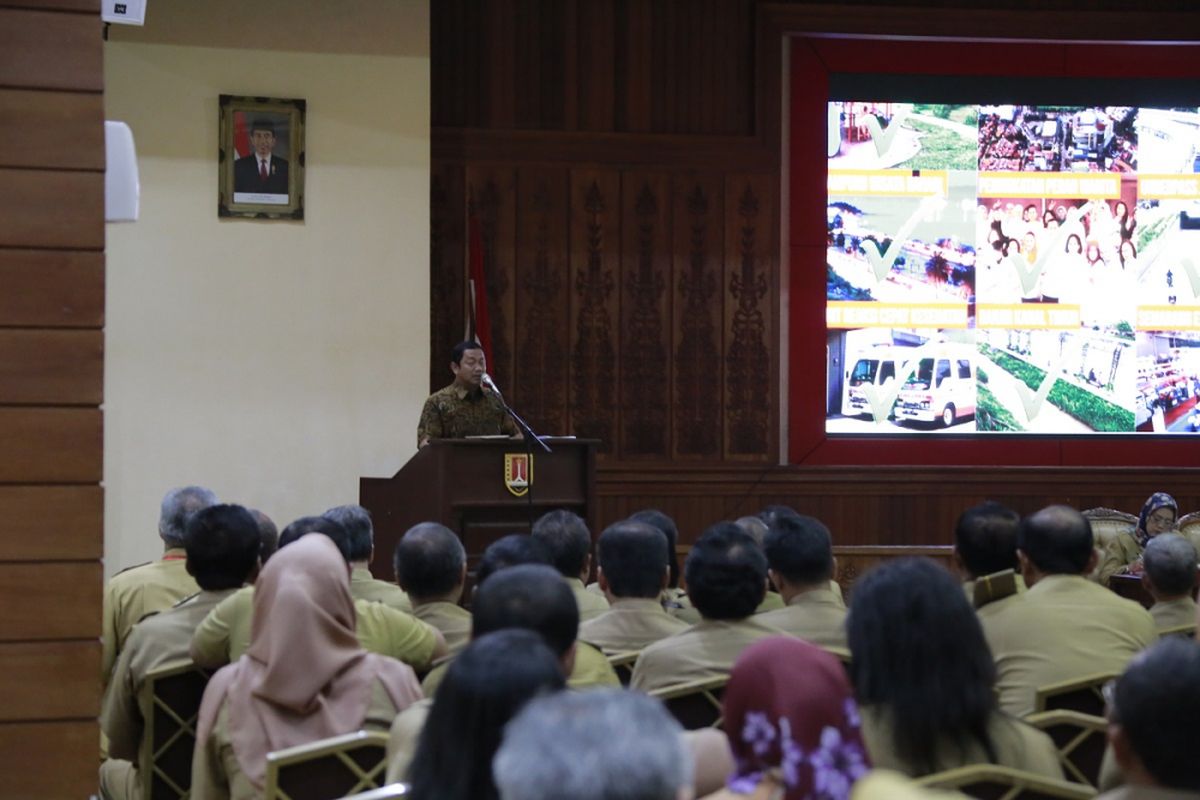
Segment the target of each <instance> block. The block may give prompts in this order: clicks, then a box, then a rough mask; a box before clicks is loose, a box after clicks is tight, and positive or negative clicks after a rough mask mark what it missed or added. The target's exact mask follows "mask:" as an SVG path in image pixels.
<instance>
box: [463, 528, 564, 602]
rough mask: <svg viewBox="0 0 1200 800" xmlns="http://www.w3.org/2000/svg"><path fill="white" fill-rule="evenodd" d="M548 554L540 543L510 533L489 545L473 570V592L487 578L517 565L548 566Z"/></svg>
mask: <svg viewBox="0 0 1200 800" xmlns="http://www.w3.org/2000/svg"><path fill="white" fill-rule="evenodd" d="M549 563H550V554H549V553H547V552H546V548H545V547H544V546H543V545H542V543H541V542H539V541H537V540H536V539H534V538H533V537H532V536H529V535H528V534H524V533H510V534H509V535H507V536H501V537H500V538H499V539H497V540H496V541H494V542H492V543H491V544H489V545H488V546H487V547H485V548H484V550H483V555H482V556H480V557H479V566H478V567H476V569H475V591H476V592H478V591H479V587H480V586H483V584H484V582H485V581H487V579H488V577H490V576H491V575H494V574H496V573H497V572H499V571H500V570H502V569H506V568H507V567H514V566H516V565H517V564H549Z"/></svg>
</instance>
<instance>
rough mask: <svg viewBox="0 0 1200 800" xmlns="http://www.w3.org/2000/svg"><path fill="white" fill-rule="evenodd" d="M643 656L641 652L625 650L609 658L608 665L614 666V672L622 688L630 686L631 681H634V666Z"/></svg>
mask: <svg viewBox="0 0 1200 800" xmlns="http://www.w3.org/2000/svg"><path fill="white" fill-rule="evenodd" d="M641 654H642V651H641V650H624V651H622V652H620V653H612V654H610V655H609V656H608V663H609V664H610V665H611V666H612V668H613V672H615V673H617V677H618V678H620V680H621V685H622V686H628V685H629V681H630V680H632V679H633V664H634V662H635V661H637V657H638V656H640V655H641Z"/></svg>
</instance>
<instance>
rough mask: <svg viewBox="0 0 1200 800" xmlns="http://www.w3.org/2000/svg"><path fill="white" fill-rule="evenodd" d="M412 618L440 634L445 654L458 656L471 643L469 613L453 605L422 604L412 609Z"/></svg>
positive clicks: (443, 603)
mask: <svg viewBox="0 0 1200 800" xmlns="http://www.w3.org/2000/svg"><path fill="white" fill-rule="evenodd" d="M413 616H414V617H416V618H417V619H419V620H421V621H422V622H424V623H425V624H426V625H432V626H433V627H435V628H437V629H438V630H439V631H441V632H442V637H443V638H444V639H445V640H446V654H447V655H451V656H454V655H458V653H459V651H460V650H462V649H463V648H464V647H466V646H467V642H469V641H471V612H470V611H467V610H466V609H465V608H463V607H462V606H459V605H455V604H454V603H446V602H437V603H422V604H421V605H419V606H417V607H416V608H414V609H413Z"/></svg>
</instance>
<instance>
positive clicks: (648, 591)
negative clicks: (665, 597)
mask: <svg viewBox="0 0 1200 800" xmlns="http://www.w3.org/2000/svg"><path fill="white" fill-rule="evenodd" d="M596 553H597V557H598V560H599V562H600V564H599V568H598V569H597V578H598V580H599V583H600V588H601V589H602V590H603V591H604V596H605V598H606V599H607V600H608V602H609V605H610V608H609V609H608V610H607V611H605V612H604V613H603V614H601V615H600V616H598V617H594V618H592V619H590V620H588V621H586V622H584V623H582V624H581V625H580V626H579V638H580V639H582V640H583V641H585V642H588V643H590V644H593V645H595V646H596V647H599V648H600V649H602V650H604V651H605V652H608V653H617V652H622V651H626V650H641V649H642V648H643V647H645V646H646V645H648V644H650V643H651V642H657V641H658V640H659V639H662V638H663V637H666V636H670V635H671V634H673V633H679V632H680V631H682V630H684V629H686V628H687V623H686V622H683V621H682V620H679V619H676V618H675V617H673V616H671V615H670V614H668V613H667V611H666V609H664V608H663V607H662V603H660V602H659V598H660V597H661V595H662V592H663V590H664V589H665V588H666V585H667V581H668V580H669V578H670V567H669V566H668V564H667V561H668V559H667V537H666V536H664V535H663V534H662V532H661V531H659V530H658V529H657V528H654V527H652V526H650V525H647V524H645V523H643V522H631V521H629V520H625V521H623V522H618V523H616V524H615V525H610V526H608V527H607V528H606V529H605V530H604V532H603V533H601V534H600V539H599V541H598V542H597V543H596Z"/></svg>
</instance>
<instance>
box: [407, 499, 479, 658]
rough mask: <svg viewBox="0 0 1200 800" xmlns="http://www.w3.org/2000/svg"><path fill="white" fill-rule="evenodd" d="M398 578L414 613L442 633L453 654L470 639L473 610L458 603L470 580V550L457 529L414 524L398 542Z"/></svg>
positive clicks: (429, 524)
mask: <svg viewBox="0 0 1200 800" xmlns="http://www.w3.org/2000/svg"><path fill="white" fill-rule="evenodd" d="M395 569H396V581H397V583H399V584H400V588H401V589H403V590H404V591H405V592H407V593H408V597H409V599H410V600H411V601H412V605H413V616H415V617H416V618H417V619H419V620H421V621H422V622H425V623H427V624H429V625H432V626H433V627H435V628H437V629H438V630H439V631H441V632H442V636H444V637H445V638H446V649H447V651H448V652H449V654H450V655H455V654H457V653H458V652H459V651H460V650H462V649H463V648H464V647H466V646H467V642H468V641H469V640H470V638H471V612H470V611H467V610H466V609H465V608H463V607H462V606H460V605H459V601H461V600H462V594H463V586H464V585H465V584H466V581H467V552H466V551H465V550H464V549H463V546H462V542H461V541H459V539H458V536H457V535H456V534H455V533H454V531H452V530H450V529H449V528H447V527H446V526H445V525H442V524H440V523H437V522H422V523H420V524H419V525H414V526H413V527H411V528H409V529H408V531H407V532H406V533H405V534H404V536H403V537H401V539H400V541H399V542H397V543H396V554H395Z"/></svg>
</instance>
